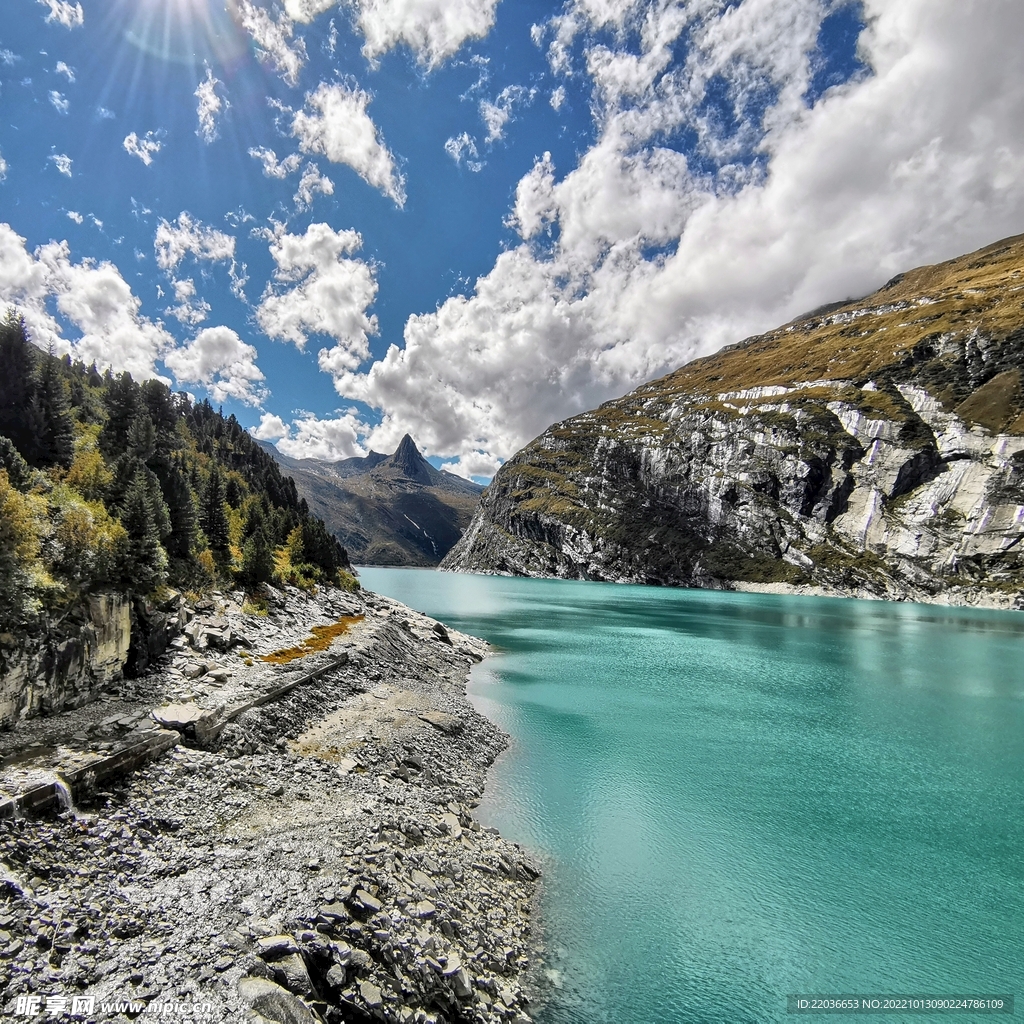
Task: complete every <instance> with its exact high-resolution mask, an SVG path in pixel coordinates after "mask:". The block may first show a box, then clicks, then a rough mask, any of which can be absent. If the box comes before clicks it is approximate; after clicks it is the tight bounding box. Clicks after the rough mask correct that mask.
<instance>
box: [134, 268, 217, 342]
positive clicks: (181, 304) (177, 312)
mask: <svg viewBox="0 0 1024 1024" xmlns="http://www.w3.org/2000/svg"><path fill="white" fill-rule="evenodd" d="M139 255H142V254H141V253H140V254H139ZM142 258H143V259H145V256H144V255H143V256H142ZM171 286H172V287H173V288H174V297H175V299H177V301H178V305H176V306H170V307H168V309H167V311H166V312H167V314H168V316H173V317H174V319H175V320H177V321H178V322H179V323H182V324H185V325H186V326H188V327H195V326H196V325H197V324H201V323H202V322H203V321H204V320H205V319H206V318H207V317H208V316H209V315H210V310H211V306H210V304H209V303H208V302H207V301H206V300H205V299H202V298H200V297H199V294H198V293H197V292H196V283H195V281H193V280H192V278H191V277H186V278H185V279H184V280H182V281H172V282H171Z"/></svg>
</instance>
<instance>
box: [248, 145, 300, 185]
mask: <svg viewBox="0 0 1024 1024" xmlns="http://www.w3.org/2000/svg"><path fill="white" fill-rule="evenodd" d="M249 156H251V157H253V158H254V159H256V160H259V161H260V163H262V164H263V173H264V174H265V175H266V176H267V177H268V178H287V177H288V175H289V174H294V173H295V172H296V171H297V170H298V169H299V167H301V166H302V156H301V155H300V154H298V153H289V154H288V156H286V157H285V158H284V159H283V160H278V159H277V154H276V153H275V152H274V151H273V150H272V149H268V148H267V147H266V146H254V147H253V148H252V149H250V150H249Z"/></svg>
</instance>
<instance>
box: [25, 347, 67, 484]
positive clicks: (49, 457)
mask: <svg viewBox="0 0 1024 1024" xmlns="http://www.w3.org/2000/svg"><path fill="white" fill-rule="evenodd" d="M34 391H35V393H34V395H33V397H32V415H31V422H32V425H33V428H34V431H35V436H34V437H33V438H32V454H31V461H32V462H34V463H35V464H36V465H38V466H54V465H56V466H64V467H65V468H67V467H68V466H70V465H71V462H72V460H73V459H74V457H75V429H74V421H73V420H72V419H71V411H70V408H71V400H70V395H69V393H68V385H67V381H66V380H65V379H64V374H63V373H62V372H61V362H60V360H59V359H57V358H56V357H55V356H54V354H53V351H52V350H51V351H50V353H49V354H48V355H47V356H45V357H44V358H43V360H42V365H41V366H40V367H39V374H38V379H37V380H36V384H35V389H34Z"/></svg>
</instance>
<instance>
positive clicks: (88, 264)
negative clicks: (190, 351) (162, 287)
mask: <svg viewBox="0 0 1024 1024" xmlns="http://www.w3.org/2000/svg"><path fill="white" fill-rule="evenodd" d="M0 305H3V306H8V305H11V306H14V308H15V309H16V310H17V311H18V312H20V313H21V314H23V315H24V317H25V321H26V323H27V325H28V328H29V332H30V334H31V336H32V340H33V341H34V342H35V344H36V345H38V346H39V347H40V348H43V349H46V348H49V347H50V345H52V346H53V348H54V350H55V351H56V352H57V353H59V354H64V353H70V354H71V355H73V356H74V357H76V358H80V359H82V360H83V361H84V362H86V363H91V362H93V361H94V360H95V362H96V363H97V365H98V366H100V367H106V366H110V367H112V368H113V369H114V370H115V371H120V370H128V371H129V372H130V373H132V374H133V375H134V376H135V377H136V378H139V379H143V378H146V377H154V376H158V374H157V372H156V369H155V363H156V361H157V360H158V359H160V358H161V357H162V356H163V355H164V353H166V352H168V351H170V350H171V349H172V348H173V346H174V339H173V338H172V337H171V336H170V335H169V334H168V333H167V331H166V330H164V328H163V327H162V326H161V325H160V324H159V323H153V322H152V321H151V320H149V319H148V318H146V317H144V316H142V315H141V313H140V311H139V310H140V307H141V301H140V300H139V298H138V297H137V296H136V295H134V294H133V293H132V290H131V287H130V286H129V285H128V283H127V282H126V281H125V280H124V278H123V277H122V276H121V273H120V271H119V270H118V269H117V267H115V266H114V265H113V264H112V263H109V262H105V261H104V262H96V261H95V260H88V259H87V260H82V261H80V262H78V263H74V262H72V259H71V252H70V249H69V247H68V244H67V242H48V243H47V244H46V245H42V246H39V247H38V248H37V249H35V250H34V252H30V251H29V250H28V248H27V246H26V244H25V239H24V238H22V237H21V236H19V235H18V234H17V232H15V231H14V229H13V228H12V227H11V226H10V225H9V224H3V223H0ZM55 313H56V314H59V316H60V318H61V319H58V316H57V315H55ZM65 324H70V325H71V327H72V328H74V329H75V331H76V332H77V337H73V338H70V339H69V338H67V337H66V336H65V333H64V330H65Z"/></svg>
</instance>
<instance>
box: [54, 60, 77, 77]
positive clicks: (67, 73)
mask: <svg viewBox="0 0 1024 1024" xmlns="http://www.w3.org/2000/svg"><path fill="white" fill-rule="evenodd" d="M53 70H54V71H55V72H56V73H57V74H58V75H63V76H64V77H65V78H66V79H67V80H68V82H74V80H75V72H74V70H73V69H72V68H69V67H68V66H67V64H65V63H64V61H62V60H59V61H57V66H56V67H55V68H54V69H53Z"/></svg>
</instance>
